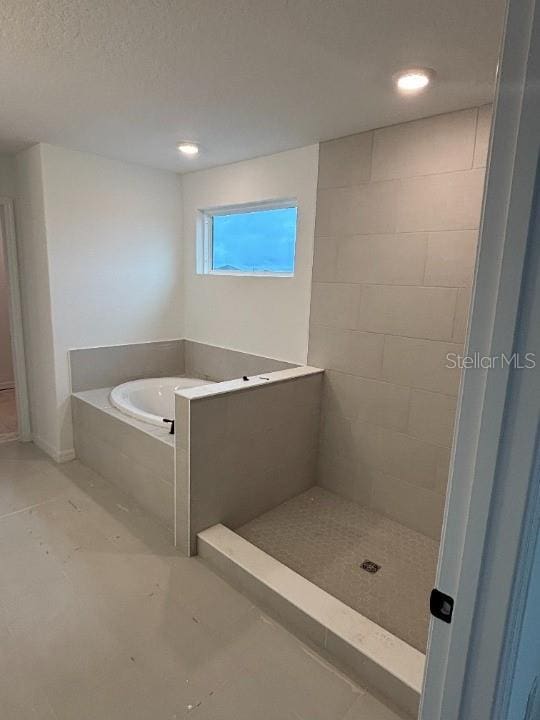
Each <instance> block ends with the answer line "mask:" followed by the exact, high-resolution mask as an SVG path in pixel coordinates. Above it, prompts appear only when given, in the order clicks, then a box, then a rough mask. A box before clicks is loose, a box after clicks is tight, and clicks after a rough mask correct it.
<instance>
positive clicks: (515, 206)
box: [420, 0, 540, 720]
mask: <svg viewBox="0 0 540 720" xmlns="http://www.w3.org/2000/svg"><path fill="white" fill-rule="evenodd" d="M539 36H540V3H536V1H535V0H509V2H508V7H507V16H506V22H505V31H504V36H503V49H502V55H501V62H500V68H499V74H498V87H497V95H496V102H495V108H494V118H493V127H492V133H491V141H490V152H489V160H488V170H487V177H486V186H485V190H484V208H483V217H482V224H481V231H480V242H479V250H478V257H477V265H476V277H475V286H474V294H473V300H472V310H471V318H470V323H469V333H468V339H467V344H466V348H467V350H466V354H467V355H471V354H472V353H474V352H478V353H480V356H487V357H493V356H500V355H501V354H502V353H505V354H506V355H507V356H508V357H510V356H511V354H512V351H513V349H514V348H515V347H516V345H515V342H516V337H517V336H518V331H520V329H521V326H522V325H523V322H522V320H523V315H522V314H521V315H520V297H521V293H522V286H523V281H524V270H525V269H526V266H527V264H526V260H525V258H526V252H527V248H528V246H529V245H530V242H531V238H530V232H529V225H530V220H531V217H532V213H533V198H534V190H535V180H536V172H537V162H538V154H539V148H540V127H539V123H538V117H540V97H539V92H538V75H537V74H536V73H537V71H538V65H539V56H540V41H539ZM521 310H522V308H521ZM538 362H540V357H537V363H538ZM521 372H534V371H529V370H527V371H521ZM511 379H512V373H511V372H510V369H509V367H498V368H497V369H490V370H489V371H488V370H487V369H485V370H483V369H466V370H465V371H464V373H463V376H462V381H461V387H460V393H459V402H458V414H457V422H456V433H455V438H454V446H453V450H452V462H451V469H450V480H449V490H448V494H447V499H446V508H445V517H444V524H443V535H442V541H441V550H440V554H439V564H438V568H437V580H436V583H437V587H438V589H439V590H441V591H443V592H444V593H447V594H448V595H450V596H451V597H453V598H454V600H455V606H454V616H453V619H452V622H451V624H446V623H443V622H441V621H439V620H434V619H433V618H432V619H431V623H430V632H429V640H428V651H427V662H426V672H425V677H424V689H423V695H422V701H421V710H420V718H421V719H422V720H435V719H437V720H439V719H440V720H443V719H444V720H487V719H488V718H499V717H502V716H501V714H500V707H501V702H502V696H501V693H500V689H501V688H502V687H503V686H504V681H503V679H502V677H501V668H502V671H503V672H504V665H503V663H502V659H503V656H504V653H505V651H506V650H507V649H508V648H510V647H511V646H512V642H513V640H512V637H511V636H512V634H515V633H516V632H518V631H519V628H517V627H516V625H515V624H512V623H510V624H509V623H508V620H509V617H510V615H509V612H510V609H511V607H512V598H513V597H514V590H515V588H516V583H517V585H518V586H519V584H520V583H522V582H523V579H524V576H523V572H524V567H523V565H522V566H521V567H520V550H521V548H522V547H523V543H524V542H527V540H528V538H529V536H530V534H531V533H532V532H533V524H531V518H529V517H527V514H526V512H525V510H526V508H527V499H528V497H529V491H530V487H531V483H532V482H533V477H534V476H533V473H532V468H533V463H534V452H535V433H536V427H535V425H536V423H534V422H533V423H532V427H531V426H530V425H529V426H527V427H526V428H525V431H524V432H525V433H526V434H527V437H526V440H527V442H526V443H524V444H523V447H522V454H521V455H520V456H518V457H514V464H513V465H512V474H511V483H512V484H511V488H510V492H511V502H508V494H509V493H508V491H509V488H508V482H509V473H508V472H506V473H505V472H504V468H503V467H502V463H501V462H500V460H501V452H500V449H501V447H504V445H507V444H508V442H514V443H516V442H517V440H516V438H515V437H511V436H508V435H507V434H503V432H505V431H507V430H508V427H507V421H508V417H507V415H505V409H507V408H508V407H509V406H510V404H511V403H512V402H513V401H514V400H515V395H514V393H515V383H512V382H510V381H511ZM501 439H504V440H505V443H503V444H501V442H500V441H501ZM519 439H520V440H521V441H523V440H525V438H524V437H521V438H519ZM504 449H505V450H506V451H508V447H506V448H504ZM505 482H506V488H505ZM505 489H506V493H505V495H506V499H507V502H506V503H501V502H500V499H501V497H502V496H503V495H504V490H505ZM524 521H525V523H527V524H526V525H525V526H524ZM497 531H500V532H504V537H502V538H501V537H500V536H499V538H498V542H496V543H494V542H492V541H493V538H494V537H495V538H496V537H497ZM497 553H498V554H497ZM495 578H497V584H496V585H495V586H494V585H493V581H494V579H495ZM490 587H491V589H492V590H494V592H495V595H494V596H493V595H492V596H491V597H490V596H489V595H486V589H487V588H490Z"/></svg>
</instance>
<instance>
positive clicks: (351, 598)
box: [236, 487, 439, 652]
mask: <svg viewBox="0 0 540 720" xmlns="http://www.w3.org/2000/svg"><path fill="white" fill-rule="evenodd" d="M236 532H237V533H238V534H239V535H242V537H244V538H246V540H249V541H250V542H252V543H253V544H254V545H257V546H258V547H260V548H261V549H262V550H264V551H265V552H267V553H268V554H269V555H272V556H273V557H274V558H276V560H280V561H281V562H282V563H284V564H285V565H287V566H288V567H290V568H291V569H292V570H295V571H296V572H297V573H299V574H300V575H302V576H303V577H305V578H307V579H308V580H310V581H311V582H313V583H315V584H316V585H318V586H319V587H321V588H322V589H323V590H326V591H327V592H329V593H331V594H332V595H334V596H335V597H337V598H338V599H339V600H342V601H343V602H344V603H346V604H347V605H349V606H350V607H352V608H354V609H355V610H358V612H360V613H362V615H365V616H366V617H368V618H369V619H370V620H373V622H376V623H377V624H378V625H381V626H382V627H384V628H386V630H389V631H390V632H391V633H393V634H394V635H397V636H398V637H399V638H401V639H402V640H405V642H407V643H409V644H410V645H412V646H413V647H415V648H417V649H418V650H420V651H421V652H425V651H426V641H427V631H428V622H429V611H428V601H429V593H430V591H431V589H432V588H433V583H434V582H435V570H436V566H437V553H438V547H439V546H438V543H436V542H435V541H434V540H432V539H431V538H428V537H426V536H425V535H421V534H420V533H417V532H414V531H413V530H409V528H406V527H404V526H403V525H400V524H399V523H396V522H394V521H392V520H389V519H388V518H385V517H383V516H382V515H380V514H379V513H376V512H373V511H372V510H369V509H368V508H365V507H363V506H361V505H357V504H356V503H352V502H350V501H349V500H344V499H343V498H341V497H339V496H338V495H335V494H334V493H331V492H328V491H327V490H324V489H323V488H320V487H314V488H311V489H310V490H307V491H306V492H304V493H302V494H301V495H297V496H296V497H294V498H292V500H288V501H287V502H285V503H283V505H280V506H279V507H277V508H275V509H274V510H270V512H267V513H265V514H264V515H261V516H260V517H258V518H256V519H255V520H252V521H251V522H250V523H248V524H247V525H244V526H243V527H241V528H240V529H238V530H236ZM364 560H371V561H373V562H375V563H377V564H378V565H380V566H381V568H380V570H378V571H377V572H376V573H375V574H370V573H368V572H366V571H365V570H362V569H361V568H360V565H361V563H362V562H363V561H364Z"/></svg>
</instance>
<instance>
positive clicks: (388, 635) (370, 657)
mask: <svg viewBox="0 0 540 720" xmlns="http://www.w3.org/2000/svg"><path fill="white" fill-rule="evenodd" d="M304 496H305V497H304ZM310 498H315V499H314V500H310V501H309V506H308V507H311V510H312V515H313V520H314V521H315V522H314V525H315V524H316V521H317V512H316V511H315V503H317V502H320V503H322V504H323V505H325V506H326V507H327V509H328V503H329V502H330V503H332V502H334V499H335V498H337V496H333V495H332V494H331V493H328V496H327V495H326V491H324V490H322V489H321V488H317V487H316V488H312V489H311V490H308V491H306V493H302V494H301V495H299V496H297V497H296V498H293V499H292V500H289V501H287V502H286V503H283V505H280V506H279V507H278V508H276V509H275V510H272V511H270V512H269V513H265V514H264V515H262V516H261V517H260V518H257V519H256V520H255V521H252V522H251V523H248V524H247V525H245V526H244V527H243V528H240V529H239V530H238V531H237V532H234V531H232V530H230V529H228V528H226V527H225V526H224V525H215V526H213V527H211V528H209V529H208V530H205V531H203V532H201V533H199V536H198V551H199V555H200V556H201V557H202V558H203V559H204V560H205V561H206V562H207V563H208V564H210V565H211V566H212V567H213V568H214V569H215V570H216V571H217V572H218V573H220V574H221V575H222V576H223V577H225V579H227V580H228V581H229V582H230V583H231V584H232V585H235V586H236V587H238V589H239V590H240V591H241V592H243V593H244V594H246V595H248V596H250V597H251V598H252V599H253V600H254V601H255V602H256V603H257V604H258V605H259V606H261V607H262V608H264V609H265V610H266V611H267V612H268V613H269V614H270V615H272V616H274V617H275V618H276V619H277V620H278V621H280V622H281V623H282V624H283V625H285V626H286V627H288V628H289V629H290V630H291V631H292V632H294V633H295V634H296V635H298V636H299V637H300V638H301V639H303V640H304V641H306V642H308V643H309V644H311V645H312V646H314V647H315V648H317V649H318V650H319V651H320V652H322V654H323V655H324V656H326V657H328V658H329V659H331V660H332V661H333V662H334V664H336V666H338V667H339V668H341V669H342V670H343V671H345V672H346V673H348V674H349V675H350V676H351V677H352V678H353V679H354V680H355V681H356V682H358V683H359V685H361V686H363V687H367V688H368V689H370V690H371V691H373V692H375V693H377V694H379V695H380V696H382V697H383V698H384V699H385V700H386V701H387V702H388V703H389V704H391V705H393V706H394V707H395V708H396V709H398V710H399V711H400V712H401V713H405V714H406V716H407V717H417V713H418V705H419V701H420V692H421V687H422V678H423V672H424V662H425V657H424V654H423V653H422V652H420V650H418V649H416V648H415V647H413V646H412V645H411V644H409V643H407V642H405V641H404V640H402V639H401V638H399V637H397V636H396V635H395V634H393V633H392V632H390V631H389V630H387V629H385V628H384V627H382V626H381V625H379V624H377V623H376V622H374V621H373V620H371V619H369V618H368V617H366V615H365V614H363V613H361V612H358V610H356V609H354V608H352V607H350V606H349V605H347V604H345V603H344V602H343V601H342V600H340V599H339V598H338V597H336V596H335V594H330V593H329V592H327V591H326V590H324V589H322V588H321V587H319V586H318V585H317V584H315V583H314V582H312V581H311V580H310V579H307V578H306V577H304V576H303V575H302V574H300V573H299V572H297V571H295V570H294V569H292V568H291V565H292V564H294V562H293V561H294V558H292V559H291V558H289V559H288V562H287V563H284V562H282V561H280V560H279V559H276V558H275V557H273V556H272V555H270V554H269V553H267V552H265V551H264V550H263V549H261V547H257V545H256V544H254V543H253V542H250V540H249V539H246V537H242V535H246V536H249V535H251V534H252V533H253V531H254V528H253V524H254V523H258V527H259V530H260V529H261V524H264V525H265V526H266V527H267V528H268V521H269V519H270V520H272V519H273V518H272V517H271V516H272V513H276V512H277V511H278V510H280V509H281V513H280V515H281V518H282V519H283V518H284V516H285V515H287V513H288V512H289V510H290V504H293V510H294V509H295V505H298V506H299V507H304V505H305V503H306V500H309V499H310ZM335 502H347V501H342V499H341V498H337V499H336V500H335ZM343 509H345V508H343ZM297 510H298V507H296V512H293V513H292V515H293V516H294V515H296V516H297V517H298V518H299V517H300V513H298V512H297ZM361 510H365V509H363V508H361ZM308 515H309V513H308ZM268 516H270V518H269V517H268ZM341 517H342V520H343V514H341ZM327 520H328V518H327ZM374 520H375V519H374ZM385 520H386V519H381V521H380V522H381V523H382V528H380V529H381V531H382V532H384V527H385V522H383V521H385ZM271 524H273V523H271ZM378 525H379V523H378V522H376V523H375V526H374V527H377V526H378ZM282 529H283V528H282ZM269 532H270V531H269ZM366 532H367V530H366V528H365V527H364V533H366ZM270 534H271V533H270ZM367 534H368V535H369V533H367ZM325 536H326V537H327V539H328V537H329V534H328V529H327V530H326V531H325V529H324V528H321V537H325ZM373 537H374V536H372V538H371V539H373ZM284 540H285V544H286V538H285V537H284ZM289 540H291V539H289ZM257 542H258V543H261V544H262V540H261V536H259V537H258V538H257ZM330 544H332V542H331V538H330ZM289 546H291V547H292V546H294V542H292V541H291V542H289ZM375 549H376V550H377V549H378V550H379V551H380V550H381V549H384V548H383V546H377V547H376V548H375ZM369 550H370V551H371V548H369ZM362 551H363V548H362ZM379 554H380V553H379ZM314 559H315V560H316V558H314ZM368 559H369V560H371V561H372V562H375V564H379V563H378V562H377V559H378V558H376V557H371V558H364V557H362V558H361V560H360V563H358V564H355V567H354V571H355V572H358V573H361V574H362V576H365V577H366V578H368V579H370V580H371V579H375V578H377V576H378V575H380V574H381V573H384V571H385V567H386V569H387V572H388V571H389V568H390V565H389V563H388V562H387V561H386V558H383V562H382V563H381V565H382V567H381V568H380V569H379V570H378V571H377V573H368V572H366V571H365V570H363V569H361V568H360V564H361V563H362V562H363V561H364V560H368ZM319 562H323V559H322V558H321V557H319ZM288 565H289V566H288ZM395 595H396V597H395V604H396V616H397V617H400V616H403V614H404V613H406V612H408V610H409V608H408V607H407V606H406V605H404V604H403V599H402V598H401V597H400V594H399V591H396V593H395ZM426 623H427V620H426Z"/></svg>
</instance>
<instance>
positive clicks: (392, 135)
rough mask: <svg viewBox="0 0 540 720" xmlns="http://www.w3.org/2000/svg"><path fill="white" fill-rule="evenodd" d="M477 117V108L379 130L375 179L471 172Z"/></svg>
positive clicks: (374, 146)
mask: <svg viewBox="0 0 540 720" xmlns="http://www.w3.org/2000/svg"><path fill="white" fill-rule="evenodd" d="M476 118H477V111H476V109H475V108H473V109H471V110H461V111H459V112H454V113H448V114H446V115H436V116H435V117H430V118H425V119H423V120H415V121H413V122H408V123H403V124H402V125H392V126H391V127H387V128H381V129H380V130H376V131H375V137H374V144H373V161H372V162H373V168H372V179H373V180H388V179H390V178H403V177H411V176H413V175H433V174H435V173H444V172H452V171H455V170H468V169H470V168H471V167H472V161H473V154H474V145H475V132H476Z"/></svg>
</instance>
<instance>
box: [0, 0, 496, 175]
mask: <svg viewBox="0 0 540 720" xmlns="http://www.w3.org/2000/svg"><path fill="white" fill-rule="evenodd" d="M503 13H504V0H324V1H323V0H63V1H62V0H2V2H1V3H0V152H2V151H3V152H13V151H16V150H18V149H20V148H22V147H25V146H27V145H29V144H31V143H33V142H37V141H43V142H50V143H54V144H58V145H64V146H66V147H70V148H75V149H79V150H85V151H89V152H95V153H99V154H102V155H108V156H111V157H118V158H123V159H126V160H131V161H135V162H140V163H144V164H146V165H151V166H155V167H162V168H168V169H172V170H177V171H180V172H185V171H188V170H192V169H199V168H202V167H208V166H212V165H219V164H222V163H227V162H231V161H235V160H241V159H244V158H249V157H255V156H257V155H265V154H269V153H273V152H277V151H280V150H286V149H289V148H293V147H299V146H302V145H307V144H310V143H313V142H317V141H319V140H324V139H328V138H332V137H339V136H341V135H346V134H349V133H352V132H357V131H360V130H365V129H368V128H372V127H377V126H381V125H389V124H392V123H396V122H400V121H403V120H410V119H413V118H417V117H422V116H426V115H431V114H434V113H439V112H444V111H447V110H452V109H458V108H463V107H469V106H472V105H475V104H480V103H483V102H486V101H488V100H490V99H491V97H492V94H493V80H494V74H495V67H496V63H497V51H498V45H499V36H500V32H501V26H502V19H503ZM411 65H426V66H429V67H433V68H435V70H436V71H437V74H438V80H437V82H436V84H435V85H434V87H433V88H432V89H430V90H429V91H428V92H426V93H425V94H423V95H422V96H420V97H416V98H403V97H399V96H397V95H396V94H395V93H394V91H393V88H392V84H391V76H392V73H394V72H395V71H396V70H397V69H400V68H403V67H406V66H411ZM182 139H189V140H191V139H193V140H196V141H198V142H200V144H201V153H200V155H199V157H198V158H196V159H183V158H179V157H178V153H177V152H176V150H175V143H176V141H178V140H182Z"/></svg>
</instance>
